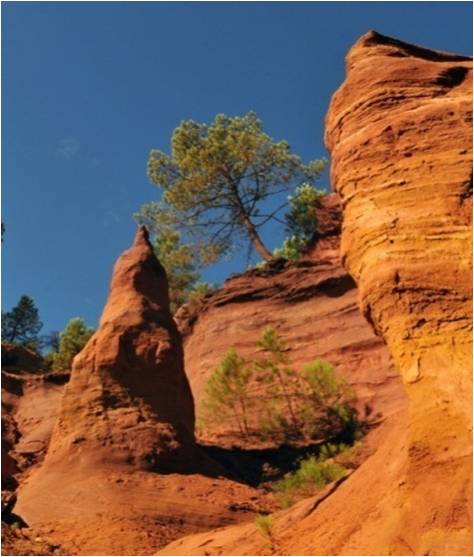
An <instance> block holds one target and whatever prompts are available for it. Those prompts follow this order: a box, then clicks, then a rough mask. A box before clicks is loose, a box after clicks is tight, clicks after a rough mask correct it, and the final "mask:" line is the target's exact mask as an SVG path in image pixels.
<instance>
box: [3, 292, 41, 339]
mask: <svg viewBox="0 0 474 557" xmlns="http://www.w3.org/2000/svg"><path fill="white" fill-rule="evenodd" d="M42 326H43V323H42V322H41V320H40V318H39V311H38V308H37V307H36V305H35V303H34V301H33V299H32V298H30V297H29V296H26V295H23V296H21V298H20V300H19V302H18V304H17V305H16V306H15V307H14V308H13V309H12V310H11V311H8V312H5V313H2V339H3V340H4V341H7V342H13V343H17V344H33V345H37V344H38V342H39V338H38V333H39V332H40V330H41V327H42Z"/></svg>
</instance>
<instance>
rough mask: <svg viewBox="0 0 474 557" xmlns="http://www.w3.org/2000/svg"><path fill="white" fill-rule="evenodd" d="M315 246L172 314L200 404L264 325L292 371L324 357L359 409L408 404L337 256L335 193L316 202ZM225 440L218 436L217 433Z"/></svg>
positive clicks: (384, 410)
mask: <svg viewBox="0 0 474 557" xmlns="http://www.w3.org/2000/svg"><path fill="white" fill-rule="evenodd" d="M316 210H317V217H318V219H317V221H318V226H317V230H316V234H315V239H314V245H313V247H312V248H311V249H310V250H309V252H308V253H307V254H306V256H305V257H304V258H303V260H301V261H299V262H296V263H292V264H287V265H284V266H280V268H277V269H269V270H259V269H255V270H252V271H248V272H246V273H244V274H242V275H240V276H237V277H234V278H230V279H228V280H227V281H226V282H225V283H224V286H223V287H222V288H221V289H220V290H218V291H217V292H215V293H214V294H213V295H211V296H209V297H208V298H206V299H205V301H204V303H203V305H202V306H201V308H199V309H198V311H197V312H196V313H195V314H193V315H189V314H188V315H186V314H185V312H184V311H182V312H180V314H178V316H177V321H178V324H179V327H180V329H181V331H182V333H183V337H184V338H183V340H184V347H185V349H184V352H185V365H186V372H187V374H188V377H189V381H190V384H191V389H192V391H193V395H194V398H195V401H196V405H197V407H198V408H199V402H200V400H201V397H202V394H203V390H204V387H205V384H206V382H207V380H208V378H209V377H210V375H211V374H212V373H213V371H214V370H215V368H216V367H217V365H218V364H219V363H220V361H221V360H222V358H223V356H224V354H225V353H226V352H227V351H228V350H229V349H230V348H231V347H235V348H236V349H237V350H238V351H239V353H241V354H243V355H244V356H246V357H248V358H249V359H252V358H255V356H256V354H257V351H258V349H257V348H256V343H257V340H259V339H260V337H261V334H262V332H263V330H264V329H265V328H266V327H268V326H272V327H274V328H275V329H276V330H277V331H278V332H279V333H280V334H281V335H282V337H283V338H284V340H285V342H286V344H287V346H288V347H289V348H290V350H289V352H288V355H289V357H290V360H291V363H292V364H293V365H294V366H295V368H296V369H301V368H302V367H303V366H304V365H305V364H307V363H308V362H310V361H312V360H314V359H316V358H323V359H325V360H328V361H329V362H331V363H333V364H334V365H335V366H336V367H337V370H338V372H340V373H341V374H342V375H343V376H344V377H346V378H347V379H348V381H349V382H350V383H351V384H352V385H353V386H354V388H355V390H356V392H357V395H358V405H359V407H360V409H361V411H362V412H363V411H364V406H365V405H368V406H370V407H371V409H372V412H373V415H375V414H377V413H381V414H383V415H384V416H389V415H391V414H393V413H394V412H397V411H398V410H400V409H401V408H402V407H403V406H404V404H405V398H406V395H405V392H404V388H403V385H402V383H401V380H400V377H399V375H398V374H397V372H396V371H395V369H394V367H393V365H392V364H391V361H390V356H389V353H388V350H387V348H386V346H385V344H384V343H383V341H382V340H381V339H380V338H378V337H377V336H376V335H375V334H374V332H373V331H372V329H371V327H370V325H369V324H368V323H367V322H366V321H365V319H364V318H363V316H362V315H361V312H360V310H359V308H358V305H357V289H356V286H355V283H354V281H353V280H352V278H351V277H350V276H349V274H348V273H347V271H346V270H345V269H344V268H343V267H342V264H341V260H340V256H339V243H340V228H341V220H342V212H341V206H340V203H339V200H338V196H337V195H336V194H331V195H328V196H326V197H324V198H322V200H321V202H320V204H319V205H318V207H317V209H316ZM221 441H223V438H221Z"/></svg>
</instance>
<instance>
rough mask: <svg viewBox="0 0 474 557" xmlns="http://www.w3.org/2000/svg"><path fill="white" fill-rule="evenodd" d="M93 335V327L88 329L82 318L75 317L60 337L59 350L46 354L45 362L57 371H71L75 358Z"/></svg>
mask: <svg viewBox="0 0 474 557" xmlns="http://www.w3.org/2000/svg"><path fill="white" fill-rule="evenodd" d="M93 334H94V329H93V328H92V327H87V326H86V324H85V323H84V321H83V320H82V319H81V318H80V317H74V318H73V319H71V320H70V321H69V323H68V324H67V325H66V327H65V329H64V331H63V332H62V333H60V335H59V350H58V351H57V352H49V353H48V354H46V356H45V360H46V361H47V362H50V363H51V364H52V367H53V369H54V370H56V371H62V370H65V369H70V368H71V365H72V360H73V359H74V356H76V355H77V354H79V352H80V351H81V350H82V349H83V348H84V346H85V345H86V343H87V341H88V340H89V339H90V338H91V336H92V335H93Z"/></svg>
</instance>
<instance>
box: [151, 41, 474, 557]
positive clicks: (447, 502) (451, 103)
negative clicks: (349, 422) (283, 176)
mask: <svg viewBox="0 0 474 557" xmlns="http://www.w3.org/2000/svg"><path fill="white" fill-rule="evenodd" d="M471 71H472V62H471V59H469V58H466V57H463V56H456V55H452V54H446V53H440V52H435V51H431V50H427V49H423V48H420V47H417V46H413V45H409V44H406V43H402V42H400V41H397V40H394V39H390V38H388V37H384V36H382V35H379V34H378V33H374V32H370V33H368V34H367V35H365V36H364V37H362V38H361V39H360V40H359V41H358V42H357V43H356V45H355V46H354V47H353V48H352V49H351V51H350V52H349V54H348V56H347V77H346V81H345V82H344V84H343V85H342V87H341V88H340V89H339V90H338V91H337V93H336V94H335V95H334V97H333V99H332V102H331V106H330V109H329V112H328V115H327V121H326V142H327V145H328V147H329V149H330V151H331V156H332V166H331V169H332V171H331V174H332V182H333V185H334V187H335V189H336V190H337V191H338V192H339V193H340V195H341V197H342V202H343V205H344V224H343V233H342V254H343V258H344V262H345V265H346V266H347V268H348V269H349V271H350V273H351V274H352V276H353V277H354V278H355V280H356V282H357V283H358V286H359V292H360V294H359V300H360V304H361V307H362V309H363V311H364V314H365V315H366V317H367V318H368V320H369V321H370V322H371V323H372V324H373V326H374V328H375V329H376V330H377V332H378V333H379V334H381V335H382V336H383V338H384V340H385V341H386V342H387V344H388V347H389V349H390V351H391V353H392V355H393V358H394V361H395V364H396V366H397V369H398V370H399V372H400V373H401V375H402V377H403V380H404V382H405V385H406V389H407V393H408V396H409V401H410V402H409V409H408V412H407V413H406V414H402V415H400V416H398V418H397V420H389V421H388V422H387V423H386V424H385V425H384V426H383V427H382V428H380V429H379V430H378V432H376V433H377V434H378V435H379V436H380V440H379V448H378V450H377V452H376V453H375V454H374V455H373V456H372V457H371V458H369V459H368V460H367V461H366V462H365V463H364V464H363V465H362V466H361V467H360V468H359V469H358V470H357V471H356V472H355V473H354V474H352V476H351V477H350V478H349V479H347V480H346V481H345V482H343V483H342V485H341V486H340V487H339V488H338V489H337V490H336V491H334V493H332V494H331V495H330V496H329V497H327V498H326V499H324V500H323V501H321V502H319V503H317V504H316V505H315V506H313V507H311V508H310V509H307V510H306V512H305V513H304V515H303V517H301V516H300V517H299V518H297V519H295V517H294V516H293V515H292V512H291V510H290V511H288V512H286V513H281V514H280V515H278V516H277V517H276V519H275V524H274V527H273V537H274V543H276V544H278V552H279V554H282V555H292V554H303V555H314V554H318V555H394V554H398V555H472V501H471V494H472V447H471V433H472V424H471V418H472V401H471V395H472V383H471V381H472V374H471V284H470V279H471V252H472V251H471V246H470V240H471V233H472V225H471V196H472V174H471V168H472V148H471V132H472V128H471V121H472V113H471V107H472V84H471ZM267 552H268V547H266V544H265V542H264V540H262V539H261V537H260V538H258V536H257V531H256V529H255V527H254V526H253V525H245V526H239V527H234V528H230V529H221V530H217V531H214V532H210V533H207V535H206V537H205V539H204V538H198V537H193V536H191V537H188V538H184V539H183V540H179V541H177V542H175V543H173V544H171V545H169V546H168V547H166V548H165V549H164V550H163V551H162V552H161V553H160V554H164V555H170V554H173V555H180V554H181V555H183V554H187V555H191V554H194V555H196V554H201V555H203V554H212V555H233V554H247V555H250V554H265V553H267Z"/></svg>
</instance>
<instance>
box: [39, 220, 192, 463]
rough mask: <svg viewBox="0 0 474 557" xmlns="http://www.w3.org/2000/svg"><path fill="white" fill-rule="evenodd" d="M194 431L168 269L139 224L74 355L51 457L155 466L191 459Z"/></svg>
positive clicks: (72, 460)
mask: <svg viewBox="0 0 474 557" xmlns="http://www.w3.org/2000/svg"><path fill="white" fill-rule="evenodd" d="M193 436H194V405H193V400H192V395H191V391H190V389H189V385H188V382H187V379H186V376H185V374H184V369H183V354H182V345H181V339H180V337H179V333H178V331H177V329H176V326H175V324H174V321H173V319H172V317H171V314H170V311H169V299H168V283H167V279H166V274H165V271H164V269H163V268H162V267H161V265H160V263H159V262H158V260H157V259H156V257H155V256H154V254H153V250H152V247H151V245H150V243H149V242H148V236H147V233H146V230H145V229H144V228H140V229H139V231H138V233H137V236H136V238H135V242H134V244H133V246H132V247H131V248H130V249H129V250H127V251H126V252H124V253H123V254H122V255H121V256H120V258H119V259H118V261H117V263H116V265H115V268H114V272H113V277H112V282H111V287H110V294H109V298H108V300H107V304H106V306H105V308H104V311H103V314H102V317H101V320H100V324H99V327H98V330H97V332H96V333H95V334H94V336H93V337H92V338H91V339H90V340H89V342H88V343H87V345H86V346H85V348H84V349H83V350H82V351H81V352H80V354H78V355H77V357H76V358H75V359H74V362H73V368H72V373H71V380H70V381H69V383H68V385H67V387H66V392H65V395H64V398H63V401H62V407H61V412H60V415H59V420H58V423H57V426H56V429H55V431H54V434H53V439H52V442H51V446H50V450H49V452H48V457H47V458H48V461H50V462H52V461H57V460H62V459H67V460H69V461H71V462H74V461H76V459H78V458H79V459H80V461H81V462H82V463H85V461H86V460H91V461H102V462H104V463H105V462H108V463H117V464H119V463H122V464H127V465H131V466H136V467H137V468H142V469H153V468H156V467H158V468H159V467H160V466H161V467H162V466H166V465H167V461H168V460H169V459H171V460H175V459H176V458H180V456H181V457H183V458H184V457H186V456H188V455H187V453H186V451H187V450H188V449H189V447H190V446H192V445H193V439H194V438H193Z"/></svg>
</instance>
